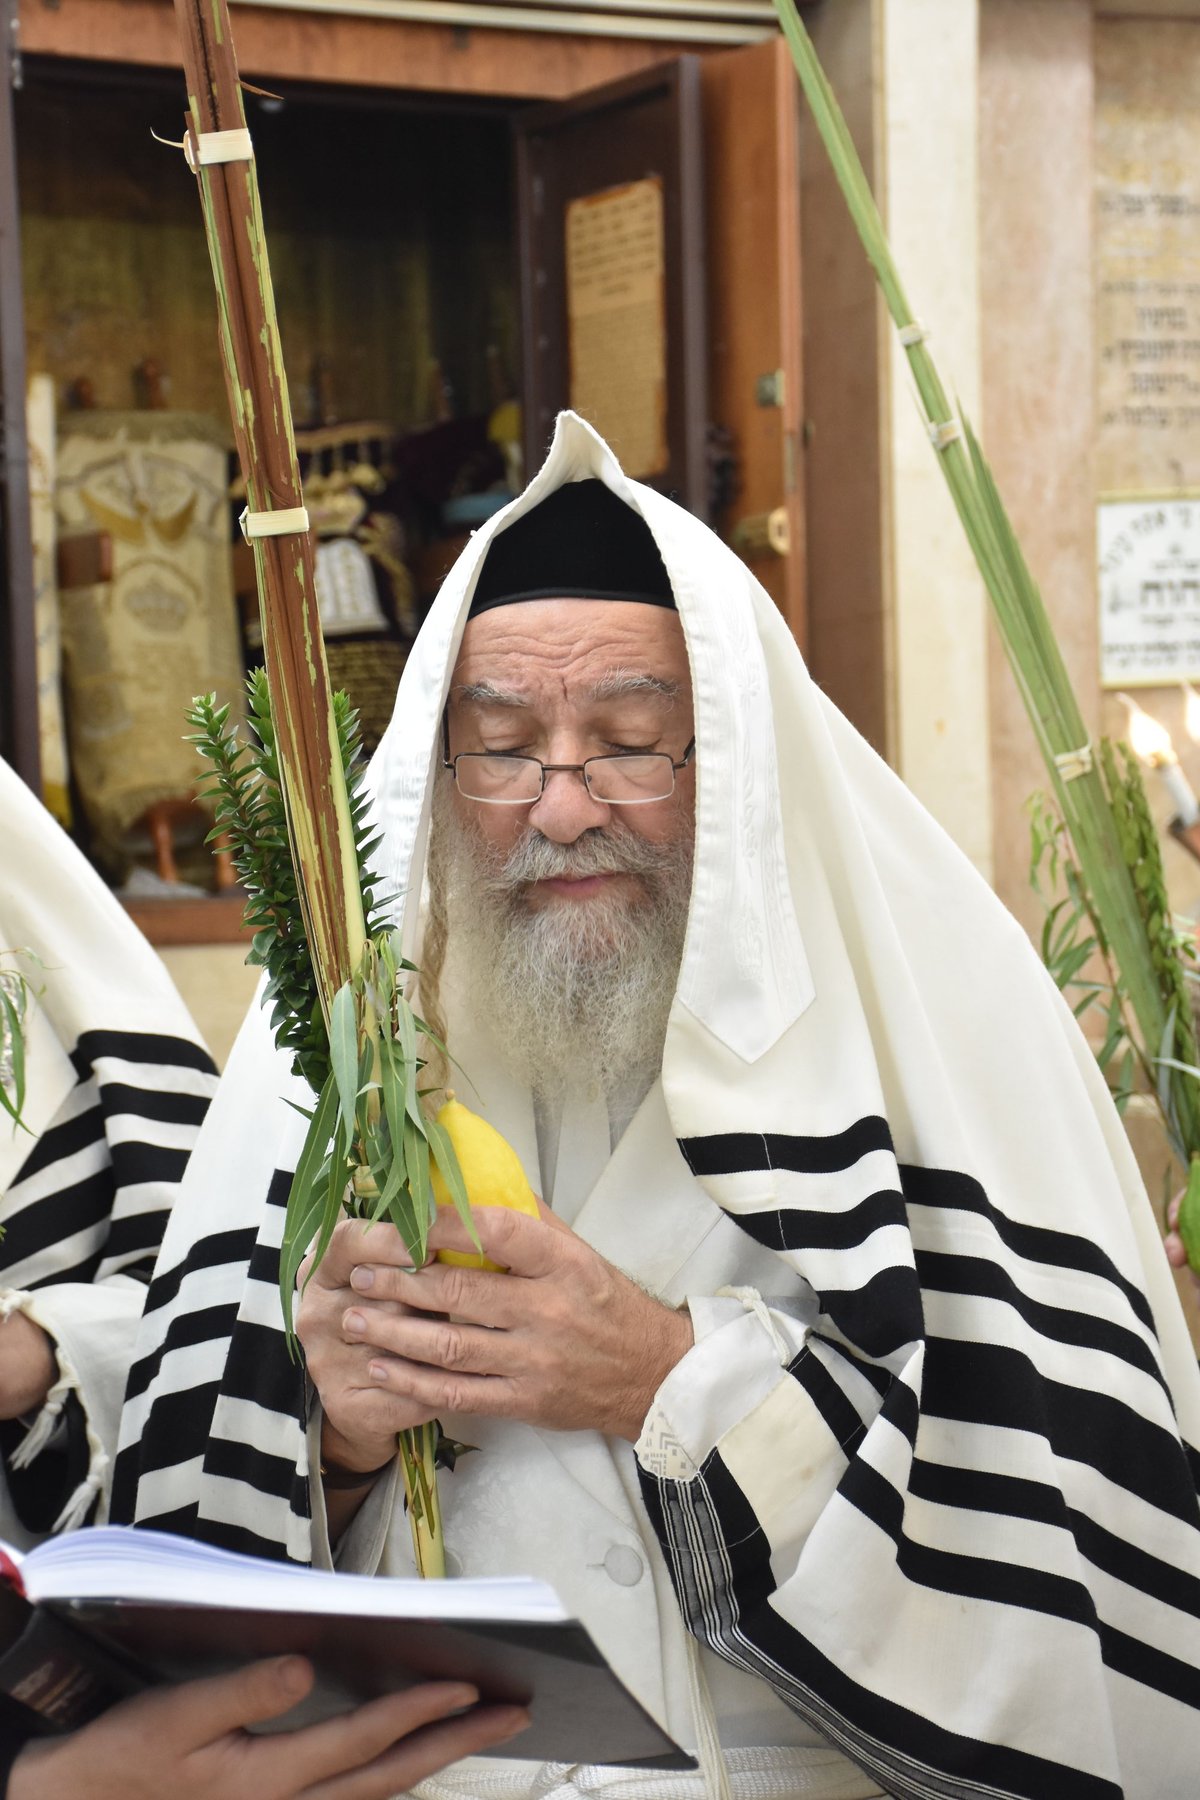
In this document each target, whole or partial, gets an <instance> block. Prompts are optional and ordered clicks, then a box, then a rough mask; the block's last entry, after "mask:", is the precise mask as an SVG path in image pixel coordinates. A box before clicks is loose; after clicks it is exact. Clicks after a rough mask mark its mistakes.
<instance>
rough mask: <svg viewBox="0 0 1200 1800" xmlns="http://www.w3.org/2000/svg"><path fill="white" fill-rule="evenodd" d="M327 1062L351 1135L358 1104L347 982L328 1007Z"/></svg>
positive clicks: (355, 1035) (355, 1036) (354, 1028)
mask: <svg viewBox="0 0 1200 1800" xmlns="http://www.w3.org/2000/svg"><path fill="white" fill-rule="evenodd" d="M329 1060H330V1063H331V1064H332V1066H333V1075H334V1080H335V1081H336V1083H337V1092H338V1103H339V1106H340V1110H341V1115H342V1120H343V1122H344V1124H345V1127H346V1130H347V1132H348V1133H349V1134H350V1135H351V1136H353V1133H354V1114H355V1110H356V1107H357V1105H358V1020H357V1017H356V1009H355V1005H354V992H353V990H352V988H351V986H350V983H349V982H345V983H344V984H343V985H342V986H341V987H340V988H339V989H338V991H337V993H336V994H335V995H334V997H333V1005H332V1007H331V1008H330V1012H329Z"/></svg>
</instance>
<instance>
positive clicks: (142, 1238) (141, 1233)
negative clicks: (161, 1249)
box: [102, 1207, 163, 1274]
mask: <svg viewBox="0 0 1200 1800" xmlns="http://www.w3.org/2000/svg"><path fill="white" fill-rule="evenodd" d="M162 1234H163V1217H162V1210H161V1208H159V1207H154V1208H153V1209H152V1210H151V1211H149V1212H139V1213H122V1214H120V1216H119V1217H118V1218H115V1219H114V1220H113V1222H112V1228H111V1230H110V1231H109V1234H108V1236H107V1238H105V1240H104V1256H103V1259H102V1260H103V1261H104V1262H116V1261H120V1259H121V1258H122V1257H139V1258H143V1259H144V1258H145V1257H147V1256H149V1257H150V1260H151V1264H152V1265H153V1260H154V1257H155V1256H156V1255H157V1254H158V1246H159V1244H160V1243H161V1241H162ZM121 1272H122V1274H128V1273H129V1270H128V1269H123V1270H122V1271H121Z"/></svg>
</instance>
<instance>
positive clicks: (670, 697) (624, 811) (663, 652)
mask: <svg viewBox="0 0 1200 1800" xmlns="http://www.w3.org/2000/svg"><path fill="white" fill-rule="evenodd" d="M449 724H450V755H451V756H452V757H453V756H456V755H459V754H460V753H462V752H464V751H481V750H484V751H486V750H490V751H495V752H499V753H503V754H506V755H510V756H514V755H521V756H534V757H538V758H539V759H540V760H541V761H542V762H544V763H568V764H578V763H582V762H584V761H585V760H586V759H587V758H588V757H590V756H610V755H613V754H615V753H617V752H620V751H623V750H624V751H629V750H638V751H651V750H652V751H665V752H666V753H667V754H669V755H670V757H671V760H672V761H673V762H679V761H680V760H681V759H682V757H683V754H684V751H685V749H686V748H687V746H688V743H689V742H690V740H691V737H692V733H693V723H692V686H691V677H690V673H689V670H688V660H687V651H686V648H685V645H684V639H683V630H682V627H681V626H680V623H679V619H678V617H677V616H676V614H675V613H673V612H670V611H669V610H667V609H666V608H664V607H658V606H646V605H643V604H642V603H640V602H636V601H610V600H533V601H524V602H521V603H519V604H516V605H512V606H498V607H495V608H493V610H491V611H490V612H486V613H482V614H481V615H480V616H479V617H478V618H476V619H472V620H471V621H470V622H469V623H468V625H467V629H466V632H465V634H464V636H463V642H462V648H461V650H460V653H459V658H458V662H457V664H456V666H455V670H454V678H453V682H452V686H451V693H450V709H449ZM447 779H448V778H447ZM453 803H454V807H455V810H456V812H457V814H458V816H459V818H460V820H461V822H462V824H463V825H464V826H465V827H466V828H467V830H468V832H469V833H471V834H472V835H474V836H476V838H477V839H478V840H480V841H481V843H482V846H483V847H484V848H485V850H486V851H487V853H489V856H490V858H492V859H494V860H495V861H496V862H497V863H502V862H503V861H504V860H505V859H507V858H508V857H509V855H510V853H511V852H512V851H513V850H514V849H515V848H516V847H517V846H518V845H519V844H520V843H521V842H522V840H524V839H525V838H527V837H528V836H529V834H531V833H537V834H540V836H541V837H542V838H543V839H546V840H548V841H549V842H550V843H552V844H556V845H561V846H564V847H568V846H571V845H574V844H577V843H578V842H579V841H580V840H581V839H583V838H584V837H585V834H587V833H589V832H591V833H599V834H601V835H604V836H612V837H620V836H621V834H622V833H623V832H628V833H630V834H632V835H633V836H634V837H636V838H639V839H641V840H643V841H644V842H645V844H646V845H647V846H655V847H657V848H659V849H660V850H663V851H665V850H667V849H669V848H670V847H672V846H674V845H676V844H679V843H682V842H685V841H686V840H688V839H689V838H690V836H691V831H692V819H693V814H694V808H695V775H694V765H693V764H689V765H688V766H687V767H686V768H684V769H681V770H678V771H677V773H676V776H675V791H674V793H673V794H672V795H671V796H670V797H669V798H668V799H665V800H657V801H651V802H650V803H649V804H648V805H642V806H611V805H607V804H605V803H604V802H602V801H599V800H594V799H593V798H592V796H591V795H590V794H589V792H588V790H587V788H586V786H585V785H584V781H583V778H582V776H581V775H579V774H568V773H565V772H564V773H558V774H551V775H547V777H546V785H545V789H544V791H543V793H542V796H541V798H540V800H537V801H535V802H532V803H531V804H529V805H522V806H489V805H483V804H480V803H479V802H478V801H476V800H470V799H468V798H466V796H464V795H463V794H461V793H459V791H458V789H457V787H455V790H454V795H453ZM643 896H644V887H643V883H642V881H641V878H640V877H639V876H637V875H633V874H629V873H626V872H624V871H622V870H621V869H619V868H617V869H604V870H602V871H601V872H598V873H595V872H590V873H578V874H577V873H572V872H571V870H570V867H569V862H568V866H567V868H566V871H565V872H564V873H562V874H555V875H552V876H548V877H543V878H541V879H537V880H534V881H531V882H530V883H529V884H528V888H527V891H526V893H525V895H524V901H525V905H526V906H527V907H528V908H529V909H530V910H532V911H540V910H544V909H550V908H555V909H557V908H583V907H590V906H596V905H597V904H599V905H603V906H605V907H611V906H614V905H616V906H619V905H620V903H621V902H622V901H623V902H624V904H625V906H626V907H633V906H636V905H637V903H638V900H639V899H641V898H642V897H643Z"/></svg>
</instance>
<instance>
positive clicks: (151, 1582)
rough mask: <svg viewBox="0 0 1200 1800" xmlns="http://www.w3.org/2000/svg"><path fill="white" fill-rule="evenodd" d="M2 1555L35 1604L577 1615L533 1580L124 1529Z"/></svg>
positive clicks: (0, 1547) (514, 1617)
mask: <svg viewBox="0 0 1200 1800" xmlns="http://www.w3.org/2000/svg"><path fill="white" fill-rule="evenodd" d="M0 1551H3V1552H4V1553H5V1554H6V1555H8V1556H9V1557H11V1559H12V1561H13V1562H14V1563H15V1564H16V1566H17V1568H18V1569H19V1570H20V1573H21V1579H22V1582H23V1584H24V1587H25V1592H26V1594H27V1595H28V1597H29V1599H30V1600H32V1601H35V1602H38V1601H43V1600H89V1599H90V1600H154V1601H161V1602H163V1603H164V1604H168V1605H173V1606H228V1607H244V1608H252V1609H257V1610H260V1611H267V1612H304V1613H353V1614H356V1615H358V1616H360V1617H368V1616H370V1617H381V1618H393V1619H412V1618H418V1619H478V1620H492V1621H497V1622H498V1621H517V1622H520V1623H524V1624H553V1623H555V1622H556V1621H560V1620H565V1619H568V1618H569V1617H570V1614H569V1613H568V1612H567V1611H566V1610H565V1609H564V1607H563V1604H562V1602H561V1600H560V1599H559V1597H558V1595H557V1594H556V1593H555V1591H554V1589H553V1588H552V1587H550V1586H548V1585H547V1583H546V1582H544V1581H535V1580H534V1579H533V1578H532V1577H531V1576H530V1577H526V1576H505V1577H494V1578H489V1579H485V1580H464V1579H455V1580H450V1581H422V1580H416V1579H414V1580H410V1581H395V1580H389V1579H385V1578H382V1577H380V1576H370V1575H337V1574H330V1573H328V1572H327V1571H325V1570H323V1569H305V1568H300V1567H297V1565H296V1564H294V1563H273V1562H264V1561H262V1560H260V1559H259V1558H258V1557H254V1556H239V1555H236V1554H235V1553H234V1552H233V1551H230V1550H214V1549H213V1548H211V1546H210V1545H208V1544H201V1543H197V1542H195V1541H194V1540H193V1539H191V1538H180V1537H173V1536H171V1535H170V1534H168V1533H166V1532H159V1531H140V1530H134V1529H133V1528H132V1527H130V1526H125V1525H102V1526H98V1527H91V1528H85V1529H84V1530H82V1531H72V1532H68V1533H67V1534H66V1535H65V1536H64V1537H59V1538H51V1539H49V1540H48V1541H47V1542H46V1543H44V1544H39V1545H38V1547H37V1549H36V1550H31V1551H28V1552H26V1553H24V1554H22V1553H21V1552H20V1551H17V1550H14V1549H12V1548H11V1547H10V1546H8V1545H6V1544H4V1543H0Z"/></svg>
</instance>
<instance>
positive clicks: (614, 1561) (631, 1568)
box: [604, 1544, 645, 1587]
mask: <svg viewBox="0 0 1200 1800" xmlns="http://www.w3.org/2000/svg"><path fill="white" fill-rule="evenodd" d="M644 1567H645V1565H644V1563H643V1562H642V1559H641V1557H640V1556H639V1555H638V1553H637V1551H636V1550H631V1549H630V1547H629V1545H628V1544H614V1545H613V1546H612V1548H611V1550H608V1551H606V1552H605V1556H604V1573H605V1574H606V1575H607V1576H608V1577H609V1579H610V1580H611V1581H615V1582H616V1584H617V1586H618V1587H636V1586H637V1584H638V1582H639V1581H640V1580H641V1579H642V1569H643V1568H644Z"/></svg>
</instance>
